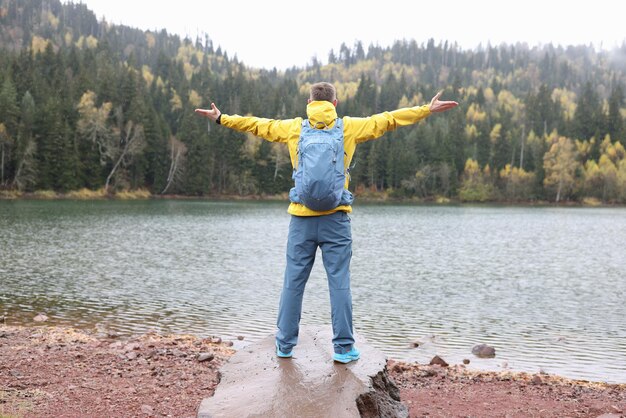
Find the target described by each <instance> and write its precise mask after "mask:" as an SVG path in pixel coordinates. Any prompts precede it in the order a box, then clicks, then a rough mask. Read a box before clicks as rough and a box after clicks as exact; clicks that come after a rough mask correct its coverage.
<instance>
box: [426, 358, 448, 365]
mask: <svg viewBox="0 0 626 418" xmlns="http://www.w3.org/2000/svg"><path fill="white" fill-rule="evenodd" d="M430 365H431V366H434V365H438V366H441V367H448V363H447V362H446V361H445V360H444V359H442V358H441V357H439V356H435V357H433V359H432V360H431V361H430Z"/></svg>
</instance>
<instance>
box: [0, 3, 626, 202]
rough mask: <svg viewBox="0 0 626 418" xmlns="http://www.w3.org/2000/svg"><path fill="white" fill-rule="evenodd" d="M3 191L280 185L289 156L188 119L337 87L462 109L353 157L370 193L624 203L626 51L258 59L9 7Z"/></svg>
mask: <svg viewBox="0 0 626 418" xmlns="http://www.w3.org/2000/svg"><path fill="white" fill-rule="evenodd" d="M0 26H1V29H0V189H2V190H5V191H6V190H14V191H26V192H28V191H35V190H54V191H60V192H67V191H71V190H78V189H82V188H87V189H91V190H97V189H100V190H104V191H105V192H107V193H110V192H115V191H119V190H134V189H147V190H149V191H150V192H151V193H153V194H172V193H175V194H185V195H205V196H216V195H277V194H284V193H285V192H287V191H288V190H289V188H290V187H291V172H292V168H291V166H290V161H289V156H288V154H287V150H286V149H285V148H284V147H283V146H282V145H281V144H272V143H268V142H265V141H261V140H260V139H258V138H255V137H253V136H251V135H244V134H239V133H236V132H233V131H230V130H228V129H223V128H220V127H217V126H208V125H207V122H206V120H204V119H202V118H198V117H196V116H195V115H194V113H193V109H194V108H196V107H199V106H207V105H208V104H209V103H210V102H211V101H215V102H216V103H219V104H220V107H221V109H222V110H223V111H224V112H225V113H229V114H242V115H245V114H254V115H256V116H261V117H267V118H292V117H296V116H303V115H304V114H305V108H306V99H307V96H308V86H309V85H310V84H311V83H313V82H316V81H320V80H325V81H330V82H332V83H334V84H335V86H336V87H337V90H338V95H339V100H340V105H339V107H338V113H339V115H340V116H342V115H351V116H368V115H370V114H373V113H378V112H382V111H385V110H393V109H396V108H399V107H405V106H414V105H419V104H425V103H427V101H428V100H429V99H430V97H432V95H433V94H434V93H435V92H436V91H437V90H439V89H441V88H444V89H445V93H444V97H446V98H450V99H454V100H457V101H459V103H460V106H459V107H458V108H457V109H455V110H453V111H451V112H449V113H446V114H445V115H443V116H434V117H432V118H430V119H429V120H427V121H426V122H425V123H420V124H418V125H415V126H411V127H405V128H401V129H399V130H397V131H394V132H390V133H388V134H386V136H385V137H384V138H381V139H379V140H377V141H371V142H368V143H365V144H363V145H361V146H359V148H358V149H357V153H356V156H355V161H354V166H353V167H352V168H351V177H352V182H351V188H353V189H354V191H355V192H356V193H357V196H358V195H359V194H360V195H376V196H379V195H385V196H391V197H398V198H419V199H440V198H442V199H460V200H463V201H492V200H506V201H529V200H550V201H564V200H576V201H582V200H584V199H596V200H598V201H603V202H621V203H624V202H626V155H625V154H626V153H625V151H624V145H625V144H626V125H625V123H624V117H625V116H626V109H624V92H623V84H624V81H625V78H626V74H625V68H626V67H625V65H624V63H625V62H626V60H624V58H625V57H626V46H625V45H622V47H621V48H617V49H615V50H613V51H610V52H609V51H603V50H600V51H597V50H595V49H594V48H593V47H591V46H568V47H562V46H553V45H546V46H542V47H532V48H530V47H528V46H527V45H524V44H516V45H499V46H491V45H487V46H486V47H480V48H476V49H473V50H463V49H461V48H459V47H458V46H457V45H456V44H451V43H448V42H443V43H441V42H440V43H436V42H435V41H434V40H432V39H431V40H428V41H427V42H426V43H424V44H418V43H417V42H416V41H414V40H410V41H407V40H405V41H398V42H396V43H394V44H393V45H392V46H389V47H381V46H373V45H370V46H369V47H367V48H366V47H364V46H363V45H362V44H361V43H360V42H357V43H356V44H355V45H354V46H352V47H348V46H346V45H345V44H342V45H341V46H340V48H339V49H338V52H337V53H335V51H330V53H329V56H328V60H327V62H326V63H321V62H320V61H319V60H317V59H312V61H311V63H310V64H308V65H307V66H306V67H305V68H296V67H293V68H291V69H288V70H286V71H284V72H279V71H277V70H276V69H269V70H268V69H255V68H250V67H247V66H246V65H244V63H241V62H239V61H238V60H237V58H236V56H233V58H230V57H229V55H228V53H226V52H225V51H222V50H221V48H220V47H219V46H217V47H215V46H214V43H213V41H212V40H211V39H210V38H209V37H208V36H204V38H198V39H195V40H191V39H180V38H179V37H178V36H174V35H170V34H168V33H167V32H166V31H161V32H152V31H141V30H138V29H133V28H128V27H126V26H123V25H110V24H108V23H107V22H104V21H100V22H99V21H97V19H96V18H95V16H94V15H93V13H92V12H91V11H90V10H88V9H87V8H86V6H84V5H83V4H81V3H79V4H73V3H69V4H61V3H60V2H59V1H56V0H23V1H16V0H0Z"/></svg>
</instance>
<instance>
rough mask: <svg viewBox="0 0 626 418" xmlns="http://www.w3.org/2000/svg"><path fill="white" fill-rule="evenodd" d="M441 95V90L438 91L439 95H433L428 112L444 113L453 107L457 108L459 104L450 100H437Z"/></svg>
mask: <svg viewBox="0 0 626 418" xmlns="http://www.w3.org/2000/svg"><path fill="white" fill-rule="evenodd" d="M442 94H443V90H441V91H439V93H437V94H435V97H433V98H432V100H431V101H430V108H429V109H430V112H431V113H436V112H445V111H446V110H449V109H452V108H453V107H457V106H458V105H459V104H458V103H457V102H455V101H452V100H439V98H440V97H441V95H442Z"/></svg>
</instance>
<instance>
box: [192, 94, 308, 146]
mask: <svg viewBox="0 0 626 418" xmlns="http://www.w3.org/2000/svg"><path fill="white" fill-rule="evenodd" d="M195 112H196V114H198V115H200V116H204V117H205V118H208V119H210V120H212V121H214V122H217V123H218V124H220V125H222V126H225V127H226V128H231V129H234V130H236V131H239V132H249V133H251V134H253V135H255V136H258V137H259V138H263V139H265V140H267V141H270V142H287V141H288V139H289V138H290V137H292V136H294V135H295V136H298V135H299V131H297V130H296V129H295V128H297V127H298V126H300V123H301V121H302V119H288V120H277V119H265V118H257V117H255V116H239V115H227V114H222V112H220V110H219V109H218V108H217V106H215V103H211V108H210V109H196V110H195Z"/></svg>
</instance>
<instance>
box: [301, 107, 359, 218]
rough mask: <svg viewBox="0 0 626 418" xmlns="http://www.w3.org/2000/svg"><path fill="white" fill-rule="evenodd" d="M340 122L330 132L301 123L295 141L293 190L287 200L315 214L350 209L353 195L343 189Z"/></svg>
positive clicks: (338, 120)
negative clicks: (296, 149)
mask: <svg viewBox="0 0 626 418" xmlns="http://www.w3.org/2000/svg"><path fill="white" fill-rule="evenodd" d="M343 156H344V148H343V120H341V119H336V120H335V125H334V126H333V127H332V128H326V129H316V128H314V127H312V126H311V124H310V123H309V121H308V119H305V120H303V121H302V130H301V132H300V139H299V140H298V152H297V161H296V166H295V167H294V169H293V176H292V177H293V180H294V182H295V187H293V188H292V189H291V190H290V191H289V199H290V200H291V201H292V202H295V203H301V204H303V205H304V206H306V207H307V208H309V209H312V210H315V211H327V210H331V209H335V208H336V207H337V206H341V205H350V204H352V201H353V200H354V198H353V196H352V193H350V191H348V190H346V189H345V188H344V186H345V182H346V174H347V173H348V170H345V169H344V165H343Z"/></svg>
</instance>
